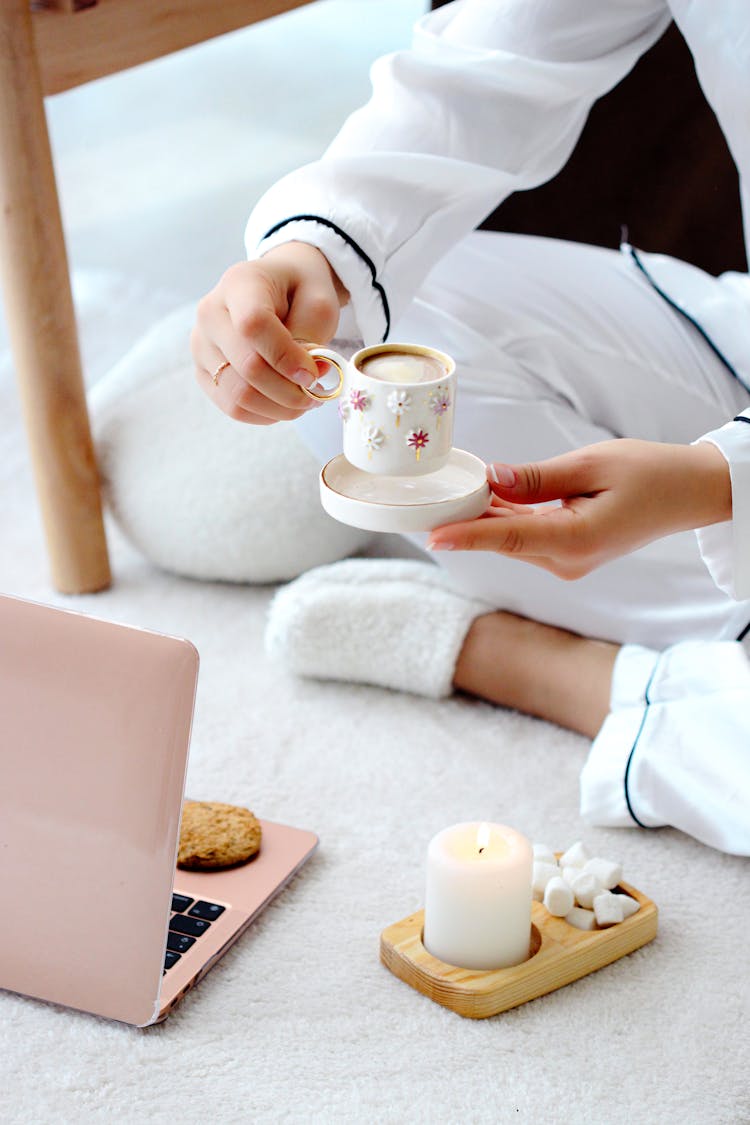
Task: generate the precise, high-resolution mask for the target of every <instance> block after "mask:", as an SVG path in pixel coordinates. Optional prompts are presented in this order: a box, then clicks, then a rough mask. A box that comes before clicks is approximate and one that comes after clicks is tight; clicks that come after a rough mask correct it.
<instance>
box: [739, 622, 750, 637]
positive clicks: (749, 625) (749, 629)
mask: <svg viewBox="0 0 750 1125" xmlns="http://www.w3.org/2000/svg"><path fill="white" fill-rule="evenodd" d="M748 633H750V621H748V623H747V625H746V626H745V628H744V629H743V630H742V632H741V633H740V635H739V636H738V638H737V640H738V641H744V639H745V637H746V636H747V634H748Z"/></svg>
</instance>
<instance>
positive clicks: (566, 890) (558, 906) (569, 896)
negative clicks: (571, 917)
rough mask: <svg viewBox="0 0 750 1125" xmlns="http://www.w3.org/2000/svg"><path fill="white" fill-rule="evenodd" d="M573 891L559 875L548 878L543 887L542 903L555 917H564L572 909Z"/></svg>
mask: <svg viewBox="0 0 750 1125" xmlns="http://www.w3.org/2000/svg"><path fill="white" fill-rule="evenodd" d="M573 903H574V899H573V892H572V891H571V889H570V887H569V886H568V884H567V883H566V882H565V880H564V879H563V878H562V877H561V876H560V875H555V876H554V878H552V879H550V880H549V882H548V883H547V886H546V887H545V888H544V905H545V906H546V907H547V909H548V910H549V912H550V914H554V916H555V917H556V918H564V917H565V915H566V914H569V913H570V911H571V910H572V909H573Z"/></svg>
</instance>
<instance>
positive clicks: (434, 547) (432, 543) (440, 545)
mask: <svg viewBox="0 0 750 1125" xmlns="http://www.w3.org/2000/svg"><path fill="white" fill-rule="evenodd" d="M455 546H456V545H455V543H451V542H450V540H449V539H441V540H440V541H436V540H433V539H430V540H429V541H428V543H427V550H428V551H453V550H454V549H455Z"/></svg>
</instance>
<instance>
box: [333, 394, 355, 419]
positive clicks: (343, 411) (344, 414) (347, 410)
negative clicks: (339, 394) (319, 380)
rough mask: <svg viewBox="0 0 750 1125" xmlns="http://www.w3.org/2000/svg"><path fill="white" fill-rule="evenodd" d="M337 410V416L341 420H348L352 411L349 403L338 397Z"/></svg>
mask: <svg viewBox="0 0 750 1125" xmlns="http://www.w3.org/2000/svg"><path fill="white" fill-rule="evenodd" d="M337 410H338V412H339V418H340V419H341V421H342V422H348V421H349V417H350V415H351V412H352V408H351V405H350V403H348V402H347V401H346V399H343V398H340V399H339V401H338V406H337Z"/></svg>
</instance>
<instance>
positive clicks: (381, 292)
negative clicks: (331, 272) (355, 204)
mask: <svg viewBox="0 0 750 1125" xmlns="http://www.w3.org/2000/svg"><path fill="white" fill-rule="evenodd" d="M289 223H320V225H321V226H324V227H328V228H329V229H330V230H332V231H334V232H335V233H336V234H337V235H338V236H339V238H343V240H344V242H345V243H346V244H347V246H350V247H351V249H352V250H353V251H354V253H355V254H357V255H358V256H359V257H360V258H361V259H362V261H363V262H364V263H365V265H366V266H367V268H368V270H369V271H370V273H371V274H372V287H373V289H374V290H375V291H376V292H377V294H378V296H379V297H380V300H381V301H382V303H383V315H384V316H385V334H384V335H383V340H387V339H388V333H389V332H390V330H391V310H390V308H389V307H388V298H387V297H386V295H385V289H384V288H383V286H382V285H381V284H380V282H379V281H378V274H377V270H376V269H375V263H374V262H373V260H372V258H371V257H370V256H369V254H366V253H365V251H364V250H363V249H362V247H361V246H359V245H358V244H357V243H356V242H355V241H354V239H353V238H352V236H351V235H350V234H347V233H346V231H345V230H342V229H341V227H338V226H336V224H335V223H332V222H331V220H330V219H324V218H322V216H320V215H291V216H290V218H288V219H282V220H281V222H279V223H275V224H274V226H272V227H271V229H270V230H269V231H266V233H265V234H264V235H263V238H270V237H271V235H272V234H275V233H276V231H277V230H281V228H282V227H285V226H288V225H289ZM261 241H262V240H261Z"/></svg>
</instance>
